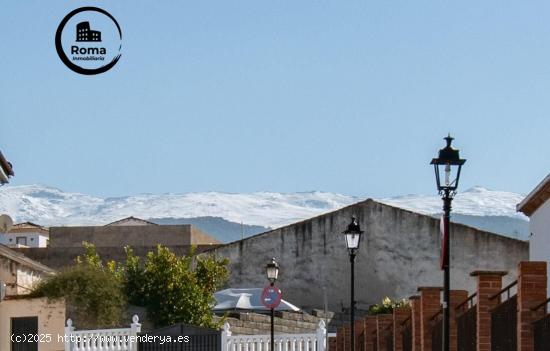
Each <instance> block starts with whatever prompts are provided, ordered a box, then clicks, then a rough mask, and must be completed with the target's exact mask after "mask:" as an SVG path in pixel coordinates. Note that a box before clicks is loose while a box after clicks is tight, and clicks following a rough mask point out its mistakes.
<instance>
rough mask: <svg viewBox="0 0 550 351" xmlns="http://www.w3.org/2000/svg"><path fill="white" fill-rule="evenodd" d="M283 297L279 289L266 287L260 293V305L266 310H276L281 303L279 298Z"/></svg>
mask: <svg viewBox="0 0 550 351" xmlns="http://www.w3.org/2000/svg"><path fill="white" fill-rule="evenodd" d="M282 297H283V294H282V293H281V290H279V288H276V287H274V286H271V285H268V286H266V287H265V288H264V290H263V291H262V297H261V300H262V304H263V305H264V306H265V307H266V308H269V309H271V308H277V306H279V304H280V303H281V298H282Z"/></svg>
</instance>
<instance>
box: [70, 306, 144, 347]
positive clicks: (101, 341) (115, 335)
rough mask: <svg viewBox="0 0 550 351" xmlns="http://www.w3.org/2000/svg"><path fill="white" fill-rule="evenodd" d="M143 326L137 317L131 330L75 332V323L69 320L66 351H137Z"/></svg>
mask: <svg viewBox="0 0 550 351" xmlns="http://www.w3.org/2000/svg"><path fill="white" fill-rule="evenodd" d="M140 331H141V324H139V318H138V316H137V315H134V316H133V317H132V324H131V325H130V328H120V329H97V330H78V331H75V330H74V327H73V321H72V320H71V319H67V326H66V327H65V340H64V341H65V351H137V349H138V348H137V334H138V333H139V332H140Z"/></svg>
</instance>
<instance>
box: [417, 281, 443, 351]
mask: <svg viewBox="0 0 550 351" xmlns="http://www.w3.org/2000/svg"><path fill="white" fill-rule="evenodd" d="M418 291H419V292H420V350H422V351H432V328H431V326H430V320H431V318H432V317H433V316H434V315H435V314H436V313H437V312H438V311H439V310H440V309H441V288H439V287H431V286H430V287H421V288H418Z"/></svg>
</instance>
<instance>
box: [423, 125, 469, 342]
mask: <svg viewBox="0 0 550 351" xmlns="http://www.w3.org/2000/svg"><path fill="white" fill-rule="evenodd" d="M445 141H446V142H447V146H445V148H443V149H441V150H439V157H437V158H434V159H433V160H432V162H431V164H432V165H434V169H435V179H436V182H437V190H438V191H439V194H440V195H441V198H442V200H443V228H442V230H443V237H442V242H441V245H442V248H441V268H442V269H443V332H442V338H441V339H442V345H441V347H442V350H443V351H449V347H450V333H449V331H450V320H449V319H450V314H449V308H450V300H451V299H450V295H451V287H450V285H451V273H450V271H451V264H450V261H451V243H450V241H451V240H450V226H449V222H450V218H451V203H452V201H453V197H454V195H455V194H456V189H457V188H458V181H459V179H460V171H461V169H462V165H463V164H464V163H465V162H466V160H464V159H461V158H460V156H459V151H458V150H456V149H453V148H452V147H451V143H452V141H453V138H452V137H451V136H450V135H449V136H447V137H446V138H445Z"/></svg>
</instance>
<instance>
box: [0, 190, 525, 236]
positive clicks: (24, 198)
mask: <svg viewBox="0 0 550 351" xmlns="http://www.w3.org/2000/svg"><path fill="white" fill-rule="evenodd" d="M523 197H524V196H523V195H521V194H515V193H510V192H503V191H492V190H488V189H485V188H481V187H475V188H471V189H469V190H467V191H464V192H462V193H459V194H458V195H457V196H456V198H455V200H454V202H453V214H456V215H457V218H470V217H473V218H474V219H475V221H474V222H476V223H477V224H475V225H474V226H478V227H482V229H487V230H493V231H499V229H494V228H493V227H491V225H492V224H491V223H492V222H493V221H494V220H496V221H499V220H504V221H512V222H513V223H515V225H519V227H522V228H523V227H524V228H523V229H521V230H519V229H518V230H514V231H513V232H509V233H504V234H506V235H511V236H514V237H524V236H525V235H526V232H525V230H526V228H527V218H526V217H524V216H523V215H521V214H519V213H517V212H516V210H515V206H516V204H517V203H519V202H520V201H521V200H522V199H523ZM363 199H364V198H361V197H355V196H347V195H341V194H335V193H328V192H321V191H314V192H303V193H291V194H284V193H274V192H256V193H247V194H232V193H222V192H202V193H185V194H161V195H154V194H142V195H135V196H125V197H113V198H100V197H96V196H91V195H86V194H80V193H71V192H64V191H62V190H60V189H56V188H53V187H49V186H45V185H23V186H5V187H3V188H2V189H1V190H0V213H7V214H9V215H10V216H12V217H13V218H14V220H15V221H16V222H22V221H31V222H36V223H38V224H42V225H45V226H53V225H57V226H60V225H102V224H106V223H110V222H112V221H115V220H118V219H121V218H124V217H128V216H135V217H139V218H144V219H150V218H155V219H163V218H166V219H170V220H171V222H172V223H175V222H177V219H179V218H182V219H183V218H186V219H190V218H196V217H221V218H223V219H225V220H227V221H229V222H234V223H244V224H247V225H253V226H259V227H257V228H256V230H261V228H262V227H270V228H275V227H279V226H283V225H286V224H290V223H293V222H296V221H299V220H303V219H306V218H309V217H313V216H316V215H319V214H321V213H325V212H330V211H332V210H335V209H338V208H341V207H344V206H346V205H349V204H352V203H354V202H358V201H361V200H363ZM377 200H378V201H380V202H383V203H386V204H389V205H392V206H396V207H401V208H405V209H409V210H412V211H416V212H421V213H424V214H429V215H436V214H438V213H440V212H441V199H440V198H439V197H438V196H429V195H406V196H399V197H393V198H385V199H377ZM485 219H488V222H489V227H487V226H485V227H483V226H484V225H483V224H482V225H480V224H479V222H480V220H481V222H486V221H485ZM458 221H460V222H463V221H462V220H458ZM466 222H468V220H466ZM465 224H471V223H470V222H468V223H465ZM497 227H498V226H497ZM508 227H509V225H503V228H505V229H506V228H508ZM495 228H496V227H495ZM501 232H502V231H501ZM247 234H248V235H251V234H254V233H247Z"/></svg>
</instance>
